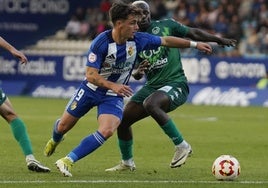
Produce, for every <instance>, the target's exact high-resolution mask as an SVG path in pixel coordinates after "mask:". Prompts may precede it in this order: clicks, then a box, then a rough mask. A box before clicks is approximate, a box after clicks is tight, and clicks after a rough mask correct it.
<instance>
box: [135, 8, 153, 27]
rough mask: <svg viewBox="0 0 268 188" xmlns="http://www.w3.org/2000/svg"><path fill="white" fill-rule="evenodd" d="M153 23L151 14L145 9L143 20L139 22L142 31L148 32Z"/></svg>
mask: <svg viewBox="0 0 268 188" xmlns="http://www.w3.org/2000/svg"><path fill="white" fill-rule="evenodd" d="M150 23H151V14H150V12H149V11H148V10H147V9H143V11H142V18H141V19H140V20H139V22H138V25H139V28H140V30H141V31H146V30H147V28H148V27H149V26H150Z"/></svg>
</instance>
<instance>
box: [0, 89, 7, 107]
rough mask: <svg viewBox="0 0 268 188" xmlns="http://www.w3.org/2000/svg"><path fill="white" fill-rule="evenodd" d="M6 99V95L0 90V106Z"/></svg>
mask: <svg viewBox="0 0 268 188" xmlns="http://www.w3.org/2000/svg"><path fill="white" fill-rule="evenodd" d="M6 98H7V96H6V94H5V93H4V92H3V90H2V89H1V88H0V106H1V105H2V104H3V103H4V102H5V100H6Z"/></svg>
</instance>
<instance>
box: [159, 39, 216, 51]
mask: <svg viewBox="0 0 268 188" xmlns="http://www.w3.org/2000/svg"><path fill="white" fill-rule="evenodd" d="M161 45H162V46H166V47H171V48H197V49H198V50H200V51H202V52H205V53H207V54H211V53H212V47H211V46H210V45H209V44H207V43H203V42H194V41H190V40H186V39H183V38H179V37H172V36H165V37H161Z"/></svg>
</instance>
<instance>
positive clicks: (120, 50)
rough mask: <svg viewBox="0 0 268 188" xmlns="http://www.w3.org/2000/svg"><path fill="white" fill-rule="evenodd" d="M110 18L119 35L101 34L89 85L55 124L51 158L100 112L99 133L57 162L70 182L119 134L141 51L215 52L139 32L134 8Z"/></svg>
mask: <svg viewBox="0 0 268 188" xmlns="http://www.w3.org/2000/svg"><path fill="white" fill-rule="evenodd" d="M109 13H110V19H111V21H112V23H113V29H111V30H108V31H105V32H103V33H101V34H99V35H98V36H97V37H96V38H95V39H94V40H93V41H92V43H91V46H90V48H89V51H88V56H87V57H88V58H87V63H86V79H85V80H84V81H83V82H82V83H81V85H80V87H79V88H78V89H77V91H76V93H75V94H74V96H73V97H72V98H71V100H70V101H69V103H68V104H67V107H66V109H65V111H64V113H63V115H62V116H61V118H60V119H59V120H57V121H56V122H55V125H54V128H53V135H52V138H51V139H50V140H49V141H48V143H47V144H46V147H45V149H44V154H45V155H46V156H50V155H52V154H53V152H54V151H55V149H56V146H57V145H58V144H59V143H60V142H61V141H62V140H63V136H64V134H65V133H66V132H67V131H69V130H70V129H71V128H72V127H73V126H74V125H75V124H76V123H77V121H78V120H79V119H80V118H81V117H82V116H84V115H85V114H86V113H87V112H88V111H89V110H90V109H92V108H93V107H97V108H98V110H97V113H98V114H97V120H98V124H99V127H98V130H97V131H96V132H94V133H92V134H90V135H88V136H86V137H85V138H84V139H83V140H82V141H81V143H80V144H79V145H78V146H77V147H75V148H74V149H73V150H72V151H71V152H70V153H69V154H67V156H66V157H63V158H61V159H59V160H57V161H56V166H57V168H58V169H59V171H60V172H61V173H62V174H63V175H64V176H67V177H70V176H72V174H71V172H70V171H71V167H72V166H73V164H74V163H75V162H77V161H78V160H80V159H82V158H83V157H85V156H87V155H89V154H90V153H92V152H93V151H94V150H96V149H97V148H99V147H100V146H101V145H102V144H104V142H105V141H106V140H107V139H108V138H109V137H111V136H112V135H113V133H114V132H115V131H116V130H117V127H118V126H119V124H120V122H121V119H122V114H123V97H130V96H131V95H132V93H133V91H132V89H131V88H130V86H128V85H127V84H128V80H129V78H130V76H131V73H132V70H133V68H134V65H135V62H136V58H137V55H138V54H139V53H140V52H141V51H143V50H149V49H157V48H158V47H159V46H161V45H163V46H169V47H177V48H189V47H194V48H197V49H199V50H201V51H204V52H206V53H211V52H212V48H211V46H210V45H208V44H206V43H202V42H198V43H195V42H192V41H189V40H185V39H181V38H177V37H159V36H154V35H150V34H148V33H141V32H137V31H138V29H139V27H138V25H137V22H138V19H140V17H141V15H142V12H141V10H140V9H139V8H137V7H135V6H133V5H128V4H124V3H120V2H118V3H114V4H113V5H112V7H111V9H110V12H109Z"/></svg>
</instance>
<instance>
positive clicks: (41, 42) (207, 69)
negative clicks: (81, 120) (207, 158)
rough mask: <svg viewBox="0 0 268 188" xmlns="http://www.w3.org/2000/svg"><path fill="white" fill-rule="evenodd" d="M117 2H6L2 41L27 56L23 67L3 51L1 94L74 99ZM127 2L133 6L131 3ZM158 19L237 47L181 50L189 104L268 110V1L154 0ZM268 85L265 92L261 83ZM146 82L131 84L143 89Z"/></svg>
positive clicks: (1, 12) (0, 22) (0, 11)
mask: <svg viewBox="0 0 268 188" xmlns="http://www.w3.org/2000/svg"><path fill="white" fill-rule="evenodd" d="M113 2H114V1H112V0H90V1H89V0H0V35H1V36H2V37H3V38H5V39H6V40H7V41H9V42H10V43H11V44H13V45H14V46H15V47H17V48H18V49H20V50H21V51H23V52H24V53H25V54H26V55H27V57H28V59H29V64H28V65H27V66H22V65H20V64H18V63H17V62H16V60H14V59H13V57H11V56H10V54H8V53H6V52H5V51H4V50H3V49H0V87H2V88H3V90H4V91H5V92H6V93H7V94H8V95H26V96H33V97H61V98H68V97H70V96H71V95H72V93H73V91H74V90H75V88H76V87H77V85H78V84H79V83H80V82H81V80H83V78H84V68H85V62H86V53H87V50H88V48H89V46H90V42H91V41H92V39H94V38H95V37H96V36H97V35H98V34H99V33H100V32H102V31H104V30H106V29H110V28H111V26H110V23H109V17H108V11H109V8H110V7H111V4H112V3H113ZM125 2H126V3H131V2H132V1H127V0H125ZM146 2H148V4H149V5H150V8H151V12H152V19H157V20H158V19H165V18H173V19H175V20H176V21H178V22H180V23H182V24H185V25H187V26H190V27H198V28H200V29H203V30H206V31H208V32H210V33H213V34H215V35H218V36H222V37H228V38H234V39H236V40H237V41H238V45H237V46H236V47H229V48H227V47H226V48H222V47H218V46H217V45H216V44H211V45H212V46H213V49H214V53H213V54H212V55H209V56H207V55H203V54H200V53H198V51H197V50H193V49H187V50H181V53H182V59H183V65H184V69H185V72H186V75H187V78H188V80H189V83H190V87H191V94H190V97H189V102H190V103H194V104H206V105H233V106H248V105H258V106H259V105H260V106H268V89H267V85H268V81H267V79H268V78H267V77H268V73H267V71H268V0H150V1H146ZM260 80H264V81H263V83H264V84H262V86H260V87H257V83H258V82H259V81H260ZM144 81H145V80H141V81H139V82H137V81H134V80H131V81H130V85H132V87H133V89H134V90H138V89H139V88H140V87H141V86H142V84H143V83H144Z"/></svg>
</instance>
